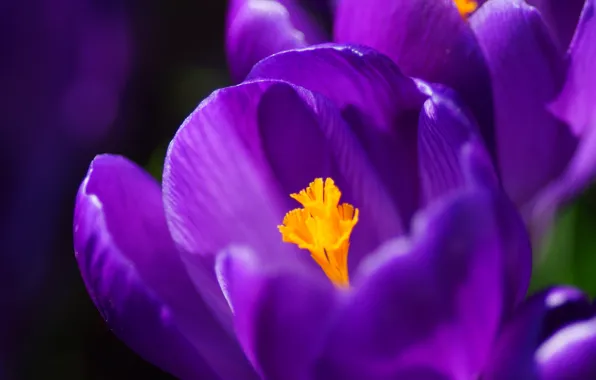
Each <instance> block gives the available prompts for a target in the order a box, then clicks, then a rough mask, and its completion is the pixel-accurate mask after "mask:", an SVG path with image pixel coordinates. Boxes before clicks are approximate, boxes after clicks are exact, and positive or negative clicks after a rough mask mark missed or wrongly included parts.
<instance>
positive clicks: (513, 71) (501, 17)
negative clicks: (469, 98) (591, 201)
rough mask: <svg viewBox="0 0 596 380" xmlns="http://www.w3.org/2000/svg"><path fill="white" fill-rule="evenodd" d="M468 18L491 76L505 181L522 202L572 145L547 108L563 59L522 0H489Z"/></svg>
mask: <svg viewBox="0 0 596 380" xmlns="http://www.w3.org/2000/svg"><path fill="white" fill-rule="evenodd" d="M470 23H471V25H472V28H473V29H474V31H475V32H476V36H477V38H478V40H479V41H480V44H481V46H482V49H483V51H484V53H485V56H486V58H487V61H488V65H489V68H490V71H491V75H492V82H493V96H494V101H495V118H496V119H495V120H496V124H495V134H496V141H497V157H498V164H499V169H500V172H501V177H502V181H503V186H504V187H505V190H506V192H507V194H508V195H509V196H510V197H511V198H512V199H513V201H514V202H515V203H516V204H517V205H518V206H521V205H523V204H524V203H526V202H528V201H530V200H531V198H532V197H533V196H535V195H536V193H537V192H538V191H539V190H540V189H541V188H542V187H543V186H544V185H546V184H547V183H548V182H549V181H551V180H552V179H554V178H555V177H556V176H557V175H559V174H560V173H561V171H562V170H563V169H564V168H565V165H566V164H567V162H568V161H569V158H570V157H571V154H572V153H573V151H574V149H575V146H576V140H575V138H574V137H573V136H572V134H571V132H570V130H569V129H568V128H567V126H566V125H565V124H563V123H561V122H559V121H558V120H556V119H555V118H554V117H553V116H552V115H551V114H550V113H549V112H548V111H547V109H546V105H547V104H548V102H550V101H551V100H552V99H553V98H554V97H555V96H556V94H557V91H558V90H559V88H560V85H561V84H562V83H561V81H562V79H563V76H564V64H563V60H562V57H561V55H560V53H559V51H558V50H557V48H556V46H555V45H554V43H553V42H552V40H551V37H550V35H549V33H548V31H547V29H546V27H545V25H544V24H543V22H542V19H541V18H540V15H539V14H538V12H537V11H536V9H535V8H533V7H531V6H528V5H526V4H525V3H523V1H522V0H493V1H489V2H487V3H486V4H484V5H483V6H482V7H481V8H480V9H479V10H478V11H477V12H476V13H475V14H474V15H473V16H472V17H471V19H470ZM537 139H538V140H537ZM537 141H539V142H540V143H537Z"/></svg>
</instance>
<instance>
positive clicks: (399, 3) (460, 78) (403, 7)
mask: <svg viewBox="0 0 596 380" xmlns="http://www.w3.org/2000/svg"><path fill="white" fill-rule="evenodd" d="M335 40H336V41H337V42H342V43H357V44H363V45H367V46H370V47H372V48H374V49H377V50H379V51H380V52H381V53H384V54H387V55H388V56H389V57H391V58H392V59H393V61H394V62H395V63H397V65H398V66H399V68H400V69H401V70H402V71H403V72H404V74H406V75H408V76H411V77H416V78H421V79H424V80H425V81H427V82H430V83H441V84H444V85H447V86H449V87H451V88H453V89H454V90H456V91H457V92H458V93H459V94H460V95H461V96H462V98H463V100H464V101H465V102H466V104H468V105H469V106H470V109H471V110H472V112H473V113H474V115H475V117H476V118H477V120H478V125H479V126H480V127H481V128H482V134H483V136H484V137H485V139H486V140H487V143H488V144H489V145H490V146H492V143H493V133H494V132H493V110H492V98H491V87H490V77H489V72H488V70H487V67H486V63H485V61H484V57H483V55H482V52H481V50H480V47H479V45H478V42H477V41H476V38H475V37H474V33H472V30H471V29H470V27H469V25H468V24H467V23H466V22H465V21H464V20H463V19H462V17H461V16H460V14H459V12H458V11H457V8H456V6H455V4H454V2H453V0H432V1H428V0H369V1H362V0H342V1H341V2H339V5H338V9H337V15H336V23H335Z"/></svg>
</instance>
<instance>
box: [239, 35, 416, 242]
mask: <svg viewBox="0 0 596 380" xmlns="http://www.w3.org/2000/svg"><path fill="white" fill-rule="evenodd" d="M249 78H251V79H260V78H271V79H281V80H285V81H288V82H291V83H294V84H297V85H299V86H302V87H305V88H307V89H309V90H311V91H314V92H318V93H321V94H323V95H325V96H326V97H327V98H329V99H331V100H332V101H333V103H334V104H335V105H337V106H338V107H339V108H340V110H341V112H342V116H343V117H344V119H345V120H346V121H347V122H348V124H349V125H350V127H351V128H352V131H353V133H354V134H355V135H356V137H357V138H358V140H359V142H360V144H362V146H363V147H364V149H365V151H366V153H367V155H368V158H369V159H370V161H371V163H372V164H373V165H374V167H375V168H376V171H377V173H378V175H379V177H380V179H381V180H382V182H383V184H384V186H385V188H386V189H387V192H388V193H389V194H390V196H391V197H392V198H393V200H394V202H395V204H396V205H397V207H398V210H399V214H400V215H401V219H402V225H403V226H404V229H405V228H407V226H408V225H409V222H410V219H411V217H412V215H413V214H414V212H415V211H416V210H417V208H418V205H419V200H418V196H419V185H418V168H417V166H416V163H417V152H416V138H417V137H416V133H417V127H416V122H417V119H418V114H419V112H420V108H421V106H422V103H423V102H424V99H425V98H426V96H425V95H423V94H422V93H421V92H420V91H419V90H418V89H417V88H416V84H415V83H414V81H413V80H412V79H410V78H408V77H406V76H404V75H403V74H401V73H400V71H399V69H398V68H397V67H396V66H395V64H394V63H393V62H391V60H390V59H388V58H387V57H385V56H383V55H382V54H379V53H378V52H376V51H374V50H372V49H369V48H364V47H355V46H343V45H323V46H317V47H313V48H307V49H302V50H292V51H287V52H283V53H280V54H276V55H274V56H272V57H269V58H267V59H264V60H263V61H261V62H259V63H258V64H257V65H256V66H255V67H254V68H253V70H252V72H251V73H250V74H249ZM373 249H374V248H373Z"/></svg>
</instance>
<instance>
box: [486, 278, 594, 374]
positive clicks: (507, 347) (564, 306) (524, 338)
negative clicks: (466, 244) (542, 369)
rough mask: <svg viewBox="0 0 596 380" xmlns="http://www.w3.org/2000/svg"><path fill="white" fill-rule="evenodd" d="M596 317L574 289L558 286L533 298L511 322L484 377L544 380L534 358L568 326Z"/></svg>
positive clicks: (492, 356)
mask: <svg viewBox="0 0 596 380" xmlns="http://www.w3.org/2000/svg"><path fill="white" fill-rule="evenodd" d="M591 316H592V310H591V305H590V301H589V299H588V297H587V296H586V295H585V294H583V293H582V292H581V291H579V290H577V289H574V288H571V287H556V288H551V289H547V290H544V291H542V292H540V293H538V294H535V295H534V296H532V297H530V298H529V299H528V300H527V301H526V302H525V303H524V304H523V305H522V307H520V308H519V309H518V311H517V312H516V314H515V316H514V317H513V319H512V320H510V321H509V323H507V325H506V326H505V328H504V329H503V331H502V332H501V333H500V335H499V339H498V341H497V343H496V344H495V346H494V349H493V351H492V354H491V355H490V358H491V359H490V362H489V364H488V366H487V369H486V370H485V372H484V373H483V375H482V378H483V379H485V378H486V380H501V379H524V380H532V379H541V378H540V377H538V372H537V368H536V363H535V361H534V355H535V353H536V350H537V349H538V347H539V346H540V344H542V342H544V341H545V340H546V339H547V338H549V337H550V336H551V335H552V334H553V333H555V332H556V331H557V330H558V329H560V328H563V327H564V326H566V325H568V324H570V323H573V322H576V321H580V320H585V319H588V318H590V317H591Z"/></svg>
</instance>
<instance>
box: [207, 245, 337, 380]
mask: <svg viewBox="0 0 596 380" xmlns="http://www.w3.org/2000/svg"><path fill="white" fill-rule="evenodd" d="M217 270H218V278H219V279H220V283H221V284H222V288H223V289H224V291H225V292H226V297H227V299H228V301H229V302H230V305H231V307H232V308H233V310H234V322H235V326H236V331H237V334H238V338H239V340H240V342H241V343H242V345H243V347H244V350H245V352H247V355H248V356H249V358H250V360H251V361H252V363H253V364H254V366H255V368H257V370H258V371H259V374H260V375H261V376H262V377H263V378H264V379H288V380H291V379H311V378H312V376H311V373H312V371H313V364H314V361H315V359H316V357H317V356H318V354H319V351H320V349H321V347H322V345H323V342H324V339H325V332H326V330H327V328H328V325H329V322H330V318H331V317H332V312H333V311H334V309H335V300H336V298H335V297H336V296H335V293H336V291H335V290H334V289H333V286H332V285H331V282H330V281H329V280H327V279H326V278H321V277H320V276H314V277H313V276H312V275H309V273H308V272H300V271H297V270H296V269H295V268H286V270H285V271H284V270H280V269H279V268H272V267H271V266H268V265H267V263H263V262H260V261H259V257H258V256H257V255H255V254H254V253H253V252H251V251H250V250H249V249H246V248H240V247H230V248H228V249H227V250H226V251H224V252H223V253H222V254H221V255H220V256H219V257H218V264H217Z"/></svg>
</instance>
